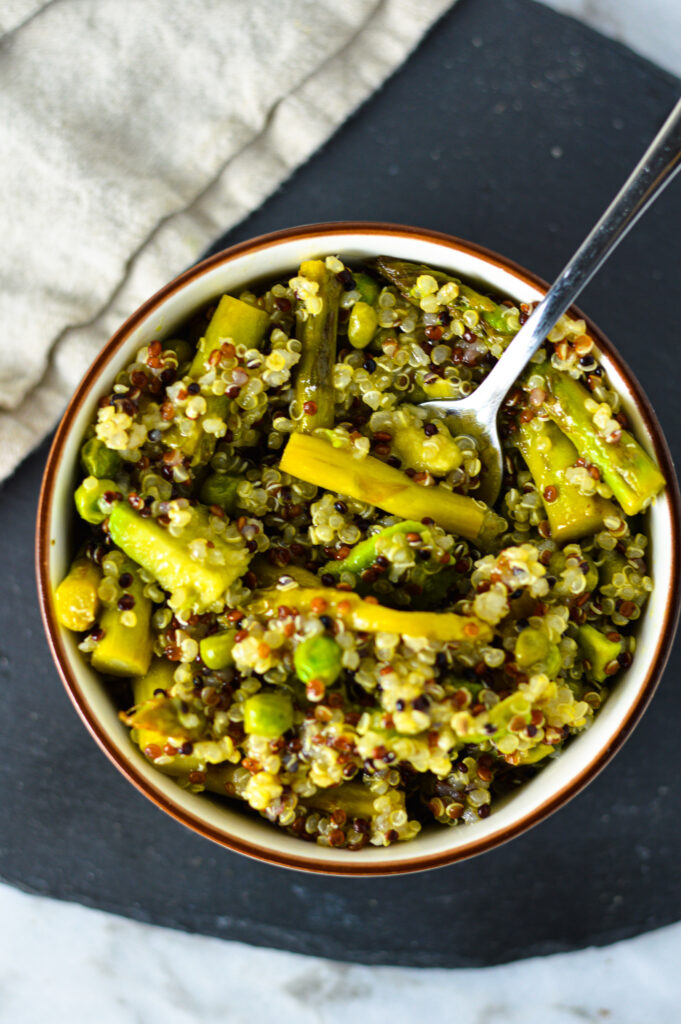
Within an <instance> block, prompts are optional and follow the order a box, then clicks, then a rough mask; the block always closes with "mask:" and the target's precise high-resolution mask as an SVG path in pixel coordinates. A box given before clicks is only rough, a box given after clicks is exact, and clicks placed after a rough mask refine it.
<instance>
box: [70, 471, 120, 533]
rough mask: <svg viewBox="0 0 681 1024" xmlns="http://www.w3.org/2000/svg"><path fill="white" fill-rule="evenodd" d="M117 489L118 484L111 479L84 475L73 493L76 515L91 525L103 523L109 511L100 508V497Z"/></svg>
mask: <svg viewBox="0 0 681 1024" xmlns="http://www.w3.org/2000/svg"><path fill="white" fill-rule="evenodd" d="M117 490H118V485H117V484H116V483H115V481H113V480H107V479H103V480H98V479H97V477H96V476H86V477H85V479H84V480H83V482H82V484H81V485H80V487H78V488H76V492H75V494H74V495H73V500H74V501H75V503H76V509H77V510H78V515H79V516H80V517H81V519H84V520H85V522H86V523H92V524H93V526H97V525H98V524H99V523H103V522H104V520H105V519H106V517H107V516H108V514H109V512H108V510H107V509H104V510H103V509H102V507H101V504H100V499H101V498H103V497H104V495H105V494H107V493H108V492H109V491H110V492H112V493H114V494H115V493H116V492H117Z"/></svg>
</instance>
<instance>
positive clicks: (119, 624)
mask: <svg viewBox="0 0 681 1024" xmlns="http://www.w3.org/2000/svg"><path fill="white" fill-rule="evenodd" d="M123 573H128V574H129V575H130V576H131V577H132V582H131V583H130V585H129V586H127V587H126V588H125V593H126V594H129V595H130V597H132V599H133V601H134V604H133V607H132V608H131V609H127V610H125V611H121V610H120V609H119V608H118V606H117V604H116V603H114V604H112V605H109V607H107V608H105V610H104V612H103V614H102V616H101V618H100V620H99V628H100V629H101V630H102V631H103V634H104V635H103V637H102V639H101V640H99V641H98V643H97V646H96V647H95V649H94V651H93V652H92V667H93V668H94V669H96V670H97V671H98V672H102V673H104V675H109V676H141V675H144V674H145V673H146V672H147V669H148V668H149V663H150V661H151V654H152V648H153V641H154V638H153V634H152V632H151V601H150V600H149V598H148V597H145V596H144V586H145V585H144V583H143V582H142V581H141V579H140V578H139V575H138V569H137V566H136V565H134V564H133V563H132V562H124V563H123V566H122V569H121V575H123Z"/></svg>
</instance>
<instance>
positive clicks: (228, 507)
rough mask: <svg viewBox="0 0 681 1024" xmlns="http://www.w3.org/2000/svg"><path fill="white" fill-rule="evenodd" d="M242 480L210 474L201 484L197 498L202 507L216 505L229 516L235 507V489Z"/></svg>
mask: <svg viewBox="0 0 681 1024" xmlns="http://www.w3.org/2000/svg"><path fill="white" fill-rule="evenodd" d="M242 480H243V477H241V476H230V475H229V474H228V473H211V474H210V476H208V477H206V479H205V480H204V482H203V486H202V487H201V492H200V494H199V498H200V500H201V501H202V502H203V503H204V505H217V506H218V507H219V508H221V509H224V511H225V512H226V513H227V515H229V516H231V515H233V514H234V510H235V509H236V506H237V493H236V489H237V487H238V486H239V484H240V483H241V481H242Z"/></svg>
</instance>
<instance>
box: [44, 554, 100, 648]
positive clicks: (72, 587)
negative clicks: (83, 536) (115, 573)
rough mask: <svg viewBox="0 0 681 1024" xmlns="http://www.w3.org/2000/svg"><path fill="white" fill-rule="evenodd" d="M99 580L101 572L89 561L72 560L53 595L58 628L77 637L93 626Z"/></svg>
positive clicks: (97, 600)
mask: <svg viewBox="0 0 681 1024" xmlns="http://www.w3.org/2000/svg"><path fill="white" fill-rule="evenodd" d="M101 579H102V571H101V569H100V568H99V566H97V565H95V564H94V562H91V561H90V559H89V558H82V557H81V558H76V559H75V561H74V562H73V564H72V566H71V568H70V569H69V571H68V575H67V576H65V577H64V579H63V580H62V581H61V583H60V584H59V586H58V587H57V589H56V591H55V594H54V607H55V611H56V613H57V620H58V621H59V623H60V625H62V626H65V627H66V629H72V630H74V632H76V633H81V632H82V631H83V630H84V629H89V628H90V626H92V625H93V623H94V621H95V619H96V618H97V612H98V611H99V597H98V595H97V587H98V586H99V584H100V582H101Z"/></svg>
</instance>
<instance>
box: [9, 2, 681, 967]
mask: <svg viewBox="0 0 681 1024" xmlns="http://www.w3.org/2000/svg"><path fill="white" fill-rule="evenodd" d="M677 93H678V83H677V82H676V81H675V80H674V79H672V78H671V77H670V76H668V75H665V74H664V73H662V72H661V71H659V70H657V69H655V68H654V67H652V66H651V65H649V64H647V63H645V62H644V61H642V60H639V59H638V58H636V57H634V56H633V55H632V54H631V53H629V52H628V51H626V50H624V49H622V48H621V47H619V46H618V45H616V44H614V43H609V42H607V41H605V40H603V39H602V38H600V37H598V36H596V35H594V34H593V33H592V32H590V31H588V30H587V29H585V28H583V27H581V26H579V25H578V24H576V23H575V22H572V21H570V20H567V19H564V18H561V17H559V16H557V15H555V14H553V13H552V12H550V11H549V10H547V9H544V8H542V7H538V6H534V5H532V4H530V3H528V2H526V0H476V2H473V0H462V2H461V3H460V4H459V6H457V7H456V8H455V9H454V10H453V11H452V12H451V13H450V14H449V15H448V16H447V17H446V18H445V19H444V20H443V21H442V22H441V23H440V25H439V26H437V27H436V29H435V30H434V31H433V32H432V33H431V34H430V36H429V37H428V38H427V39H426V41H425V42H424V44H423V45H422V46H421V47H420V49H419V50H418V52H417V53H416V54H414V56H413V57H412V58H411V60H410V61H409V62H408V64H407V65H406V66H405V67H404V68H403V69H402V70H401V71H399V72H398V73H397V74H396V75H395V77H394V78H393V79H392V80H391V81H390V82H389V83H388V84H387V86H386V87H385V88H384V89H383V90H382V91H381V92H380V93H379V94H378V95H377V96H375V97H374V98H373V99H372V100H371V101H370V102H369V103H368V104H367V105H366V106H365V107H364V108H363V109H362V110H361V111H360V112H359V113H358V114H357V116H355V117H354V118H353V119H352V120H351V121H350V122H349V123H348V124H347V125H346V126H345V127H344V128H343V129H342V130H341V131H340V132H339V133H338V134H337V135H336V137H335V138H334V139H333V140H332V141H331V142H330V143H329V144H328V145H327V146H326V147H325V148H324V150H323V151H322V152H321V153H319V154H318V155H317V156H316V157H314V159H312V160H311V161H310V162H309V164H307V166H305V167H304V168H303V169H302V170H300V171H299V172H298V173H297V174H296V175H295V176H294V177H293V178H292V179H291V180H290V181H289V182H288V183H287V184H286V185H285V186H284V187H283V188H282V189H281V190H280V191H279V192H278V193H277V194H276V195H275V196H274V197H273V198H271V199H270V200H269V202H267V203H266V204H265V205H264V206H263V208H262V209H261V210H259V211H258V212H257V213H256V214H254V215H253V216H252V217H250V218H249V219H248V220H247V221H246V222H245V223H243V224H242V225H240V226H239V228H238V229H237V230H235V231H233V232H231V233H230V234H229V236H227V237H226V238H225V239H223V240H222V241H223V242H225V243H232V242H236V241H238V240H240V239H244V238H247V237H249V236H250V235H253V234H257V233H260V232H263V231H269V230H273V229H275V228H279V227H284V226H288V225H291V224H295V223H301V222H304V221H315V220H331V219H335V218H338V219H340V218H351V219H357V218H365V219H372V220H394V221H402V222H407V223H410V222H411V223H414V224H419V225H424V226H427V227H431V228H439V229H441V230H444V231H450V232H452V233H455V234H457V235H460V236H462V237H465V238H471V239H475V240H477V241H478V242H482V243H483V244H485V245H488V246H491V247H493V248H495V249H498V250H500V251H502V252H504V253H506V254H508V255H509V256H511V257H513V258H515V259H517V260H518V261H520V262H521V263H524V264H525V265H527V266H528V267H529V268H531V269H532V270H534V271H536V272H538V273H540V274H541V275H543V276H544V277H548V278H550V277H551V276H552V275H553V274H555V273H556V272H557V271H558V270H559V269H560V266H561V264H562V262H563V261H564V260H565V258H566V257H567V256H568V255H569V254H570V253H571V252H572V250H573V248H574V247H575V246H576V244H577V243H578V242H579V241H580V240H581V238H582V237H583V235H584V233H585V232H586V230H587V229H588V228H589V227H590V226H591V223H592V221H593V220H594V219H595V217H596V215H597V214H598V213H599V212H600V210H601V208H602V207H603V206H604V204H605V203H606V201H607V200H609V198H610V197H611V195H612V194H613V192H614V191H615V189H616V188H617V187H618V186H619V184H620V182H621V181H622V180H623V178H624V177H625V175H626V173H627V172H628V170H629V168H630V167H631V166H632V165H633V163H634V162H635V160H636V159H637V158H638V155H639V154H640V152H641V151H642V149H643V147H644V144H645V143H646V142H647V140H648V139H649V138H650V137H651V135H652V134H653V132H654V131H655V130H656V128H657V126H658V125H659V123H660V122H661V120H662V118H663V116H664V114H665V113H666V111H667V110H668V108H669V107H670V106H671V105H672V102H673V100H674V99H675V97H676V95H677ZM559 151H560V153H561V155H560V156H559V155H558V153H559ZM679 195H680V192H679V184H678V183H677V184H676V185H673V186H672V187H671V188H670V190H669V191H668V192H667V193H666V194H665V196H664V197H663V199H662V200H661V201H660V202H659V203H658V205H657V206H656V207H655V208H654V209H653V210H652V212H651V213H649V214H648V215H647V216H646V218H645V220H644V221H643V222H642V223H641V224H640V225H639V226H638V227H637V228H636V229H635V231H634V233H633V234H632V235H631V236H630V238H629V239H627V240H626V241H625V242H624V243H623V245H622V247H621V249H620V250H619V251H618V253H617V254H616V256H615V257H614V258H613V259H612V260H611V261H610V263H609V265H608V268H607V270H606V271H605V272H602V273H601V274H600V275H599V276H598V277H597V278H596V280H595V281H594V282H593V284H592V285H591V286H590V288H589V290H588V292H587V293H586V294H585V295H584V296H583V298H582V306H583V307H584V308H585V309H586V310H588V311H589V313H590V314H591V315H592V316H593V317H594V318H595V320H596V321H597V322H598V323H599V324H600V325H601V327H602V328H603V329H604V330H605V331H606V333H608V334H610V336H611V337H613V338H615V339H616V340H617V342H618V344H619V346H620V347H621V349H622V351H623V352H624V354H625V356H626V358H627V359H629V360H630V362H631V363H632V365H633V366H635V368H636V370H637V371H638V372H639V374H640V376H641V379H642V381H643V384H644V386H645V388H646V389H647V391H648V394H649V395H650V397H651V398H652V400H653V403H654V405H655V407H656V409H657V411H658V414H659V415H660V418H661V420H662V423H663V426H664V427H665V429H666V431H667V436H668V437H669V439H670V441H671V443H672V448H673V449H675V450H676V453H677V454H678V449H679V439H680V437H681V434H680V431H679V427H680V425H681V423H680V420H681V403H679V401H678V381H679V374H678V357H677V346H678V326H677V324H678V309H677V303H678V252H679V250H678V238H679V228H680V227H681V216H680V211H679ZM46 451H47V449H46V446H45V445H43V446H42V447H41V448H40V449H39V450H38V451H37V452H36V453H35V454H34V455H33V456H32V457H31V458H30V459H29V460H28V461H27V462H26V463H25V464H24V465H23V466H22V467H21V469H20V470H19V472H18V473H17V474H16V476H15V477H14V478H13V479H12V480H10V481H9V482H8V483H7V484H6V485H5V486H4V488H3V490H2V501H1V503H0V517H1V518H0V521H1V525H2V528H1V529H0V543H1V544H2V551H3V554H2V565H3V576H2V593H3V600H2V602H1V604H0V647H1V652H0V653H1V660H0V677H1V679H2V693H3V708H4V714H3V715H2V717H1V719H0V737H1V738H0V744H1V749H2V758H1V768H0V771H1V774H2V787H3V796H2V801H1V803H0V826H1V827H0V874H1V875H2V877H3V878H4V879H6V880H7V881H9V882H11V883H13V884H15V885H18V886H21V887H22V888H25V889H29V890H31V891H33V892H39V893H44V894H47V895H52V896H56V897H60V898H62V899H68V900H76V901H78V902H80V903H85V904H88V905H92V906H97V907H102V908H104V909H107V910H113V911H116V912H118V913H122V914H126V915H128V916H130V917H134V918H137V919H140V920H144V921H152V922H155V923H158V924H165V925H170V926H172V927H176V928H182V929H187V930H189V931H198V932H204V933H206V934H211V935H218V936H223V937H227V938H232V939H242V940H245V941H248V942H252V943H255V944H260V945H272V946H278V947H282V948H286V949H292V950H296V951H300V952H306V953H315V954H323V955H326V956H330V957H336V958H339V959H344V960H356V961H359V962H363V963H393V964H412V965H444V966H454V965H471V964H474V965H477V964H489V963H495V962H499V961H505V960H511V959H513V958H516V957H522V956H528V955H530V954H533V953H539V952H550V951H556V950H562V949H569V948H573V947H578V946H583V945H585V944H590V943H605V942H609V941H612V940H613V939H615V938H618V937H624V936H627V935H631V934H634V933H636V932H639V931H642V930H645V929H649V928H653V927H656V926H659V925H661V924H664V923H667V922H669V921H672V920H675V919H677V918H678V917H679V916H681V914H680V910H681V856H680V853H681V844H680V841H679V837H680V826H679V821H681V789H680V787H679V786H678V783H677V770H676V766H677V757H678V731H677V730H678V722H679V720H680V715H681V691H680V690H679V687H678V681H677V680H678V675H679V669H680V668H681V657H680V653H681V652H680V651H679V648H678V646H677V649H676V651H675V653H674V655H673V657H672V661H671V663H670V665H669V668H668V670H667V673H666V675H665V678H664V680H663V682H662V685H661V687H660V689H659V691H658V694H657V696H656V697H655V700H654V702H653V705H652V707H651V708H650V710H649V711H648V713H647V715H646V716H645V718H644V720H643V722H642V724H641V725H640V727H639V728H638V730H637V731H636V733H635V734H634V736H633V738H632V739H631V740H630V741H629V743H628V744H627V745H626V747H625V748H624V750H623V751H622V753H621V754H619V755H618V757H617V759H616V760H615V762H614V763H613V764H611V765H610V766H609V767H608V768H607V769H606V771H605V772H604V773H603V774H602V775H601V776H600V777H599V778H598V779H597V780H596V781H595V782H594V783H593V784H592V785H591V786H590V787H589V789H588V790H587V791H586V792H585V793H583V794H581V795H580V796H579V797H577V798H576V799H575V800H574V801H573V802H572V803H571V804H570V805H569V806H568V807H566V808H564V809H563V810H561V811H560V812H559V813H558V814H557V815H556V816H554V817H553V818H551V819H550V820H548V821H546V822H544V823H543V824H542V825H540V826H539V827H538V828H536V829H534V830H533V831H532V832H530V833H529V834H526V835H524V836H522V837H520V838H519V839H516V840H514V841H513V842H512V843H510V844H509V845H507V846H505V847H502V848H501V849H498V850H496V851H493V852H492V853H489V854H487V855H485V856H484V857H482V858H478V859H476V860H473V861H469V862H467V863H463V864H460V865H455V866H452V867H450V868H445V869H442V870H439V871H436V872H432V873H429V874H424V875H412V876H405V877H404V878H386V879H381V878H377V879H372V880H369V879H367V880H362V879H358V880H353V879H334V878H323V877H315V876H311V875H302V874H296V873H293V872H289V871H285V870H282V869H278V868H273V867H268V866H265V865H261V864H258V863H255V862H253V861H249V860H247V859H245V858H242V857H239V856H237V855H233V854H230V853H228V852H227V851H224V850H222V849H220V848H219V847H217V846H214V845H212V844H211V843H209V842H208V841H207V840H204V839H201V838H199V837H198V836H196V835H194V834H193V833H191V832H189V831H187V830H185V829H184V828H183V827H182V826H180V825H178V824H176V823H175V822H173V821H172V820H171V819H170V818H167V817H166V816H165V815H163V814H162V813H161V812H159V811H158V810H156V809H155V808H154V807H153V806H152V804H151V803H149V802H148V801H147V800H145V798H144V797H142V796H141V795H139V794H138V793H137V792H136V791H135V790H134V789H133V788H132V787H131V786H130V785H129V784H128V783H127V782H125V780H124V779H123V778H122V777H121V776H119V775H118V773H117V772H116V771H115V769H114V768H113V767H112V766H111V765H110V764H109V763H108V761H107V760H106V759H105V757H104V756H103V755H102V754H101V753H100V751H99V750H98V749H97V747H96V746H95V744H94V743H93V741H92V740H91V739H90V737H89V736H88V734H87V733H86V731H85V729H84V728H83V727H82V725H81V723H80V721H79V720H78V718H77V716H76V715H75V713H74V711H73V710H72V708H71V707H70V705H69V702H68V699H67V697H66V695H65V693H64V691H63V689H62V687H61V684H60V682H59V680H58V677H57V673H56V671H55V669H54V668H53V666H52V663H51V661H50V657H49V654H48V651H47V647H46V644H45V641H44V639H43V634H42V629H41V625H40V622H39V618H38V611H37V607H36V601H35V591H34V582H33V551H32V548H33V537H32V531H33V521H34V513H35V505H36V500H37V495H38V487H39V481H40V475H41V471H42V467H43V464H44V461H45V456H46Z"/></svg>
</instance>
